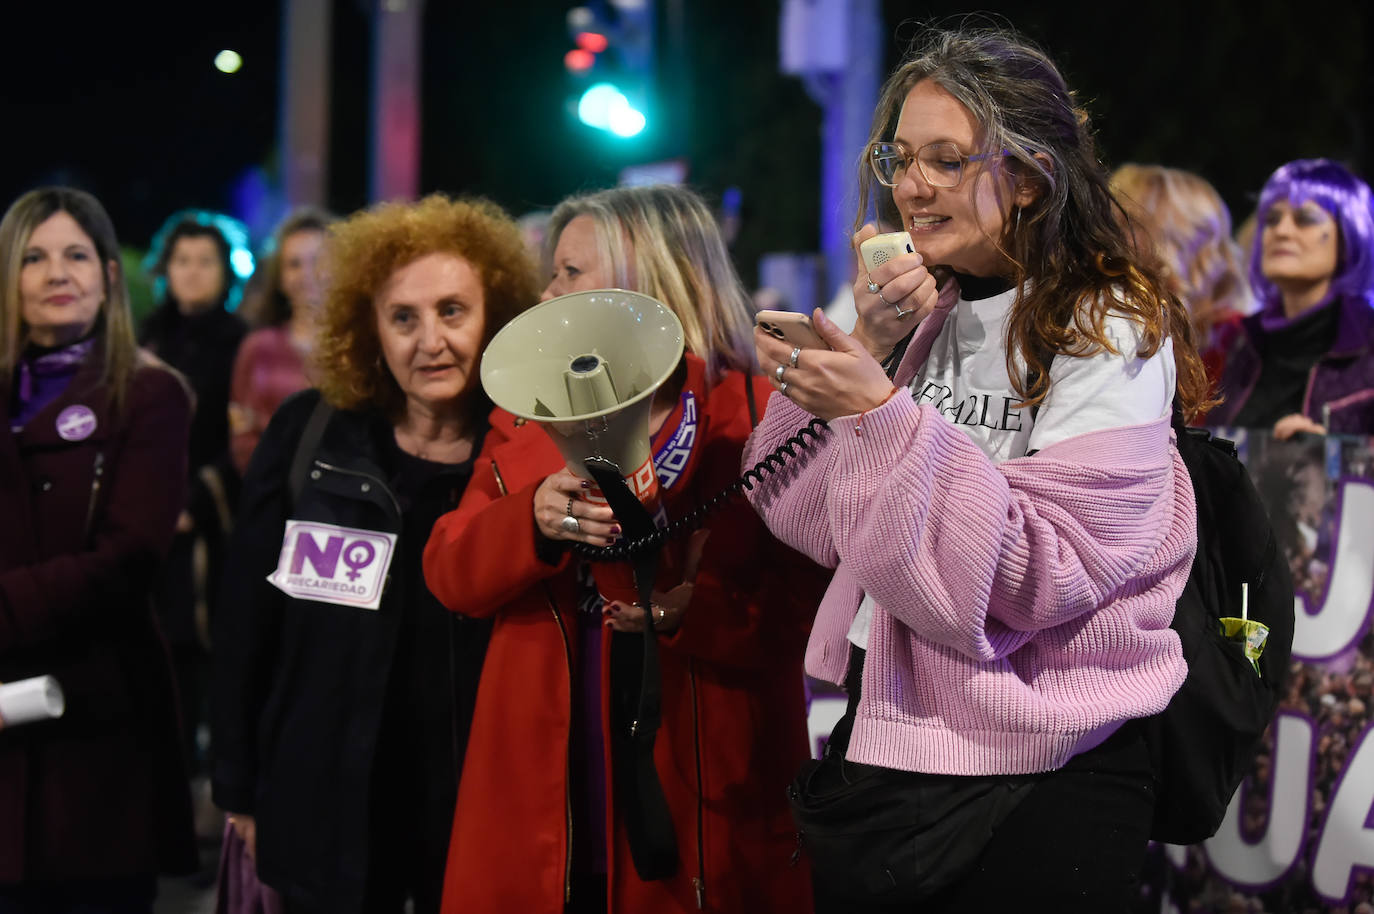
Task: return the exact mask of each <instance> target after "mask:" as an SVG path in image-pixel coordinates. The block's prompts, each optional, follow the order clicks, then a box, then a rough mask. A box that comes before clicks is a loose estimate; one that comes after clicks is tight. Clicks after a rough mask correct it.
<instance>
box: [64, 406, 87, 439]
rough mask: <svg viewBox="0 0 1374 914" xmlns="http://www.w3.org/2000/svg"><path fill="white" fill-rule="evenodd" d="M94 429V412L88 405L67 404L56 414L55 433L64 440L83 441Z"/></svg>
mask: <svg viewBox="0 0 1374 914" xmlns="http://www.w3.org/2000/svg"><path fill="white" fill-rule="evenodd" d="M94 431H95V413H94V412H92V411H91V408H90V407H89V406H82V405H81V404H79V403H78V404H77V405H76V406H68V407H67V408H66V409H64V410H62V412H60V413H58V414H57V434H59V435H61V436H62V439H63V440H64V441H85V440H86V439H87V438H89V437H91V433H93V432H94Z"/></svg>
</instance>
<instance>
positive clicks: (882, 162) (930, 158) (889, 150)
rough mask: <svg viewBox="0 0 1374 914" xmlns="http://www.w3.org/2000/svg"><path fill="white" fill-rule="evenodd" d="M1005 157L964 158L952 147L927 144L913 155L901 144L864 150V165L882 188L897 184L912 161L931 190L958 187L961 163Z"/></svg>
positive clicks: (995, 154) (997, 154)
mask: <svg viewBox="0 0 1374 914" xmlns="http://www.w3.org/2000/svg"><path fill="white" fill-rule="evenodd" d="M1008 154H1009V153H1007V151H1006V150H1002V151H1000V152H982V153H978V154H977V155H970V156H966V155H964V154H963V153H962V152H960V151H959V147H958V146H955V145H954V144H953V143H927V144H925V145H924V146H922V147H921V148H920V149H918V150H916V153H915V154H914V155H913V154H912V153H911V152H910V151H909V150H908V149H907V148H906V147H905V146H903V145H902V144H901V143H874V144H872V145H871V146H869V147H868V164H869V165H871V166H872V167H873V174H874V175H876V176H877V178H878V183H879V184H882V185H883V186H884V187H896V186H897V185H898V184H900V183H901V182H902V178H904V177H906V171H907V169H908V168H910V167H911V163H912V162H913V161H914V162H915V163H916V167H917V168H919V169H920V171H921V177H922V178H924V179H925V181H926V183H927V184H929V185H931V186H932V187H958V186H959V182H960V181H962V180H963V179H964V163H965V162H981V161H983V160H984V159H996V158H1001V157H1002V156H1004V155H1008Z"/></svg>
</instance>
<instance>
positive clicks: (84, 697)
mask: <svg viewBox="0 0 1374 914" xmlns="http://www.w3.org/2000/svg"><path fill="white" fill-rule="evenodd" d="M100 351H101V343H100V342H97V344H96V348H95V350H94V353H95V354H94V355H93V356H92V358H91V359H89V361H88V363H87V364H86V365H85V366H83V367H82V369H81V370H80V372H78V374H77V375H76V377H75V378H73V379H72V381H71V383H70V384H69V385H68V387H67V389H66V390H65V391H64V392H63V393H62V394H61V395H60V396H58V398H57V399H56V400H55V401H54V402H52V403H50V404H48V405H47V406H46V407H45V408H44V409H43V410H41V411H40V412H39V413H38V414H37V415H35V416H34V417H33V418H32V419H30V420H29V422H28V423H27V424H26V425H25V426H24V429H23V430H22V431H21V432H19V433H18V434H14V433H12V432H11V431H10V422H9V414H8V411H9V393H8V391H7V390H5V389H4V387H5V386H4V385H0V681H9V680H14V679H23V678H27V677H30V676H37V675H43V674H51V675H53V676H55V677H56V678H57V680H58V682H59V683H60V684H61V685H62V687H63V690H64V692H65V694H66V700H67V709H66V714H65V716H63V717H62V718H61V719H59V720H56V721H44V722H38V723H31V724H25V725H22V726H17V727H13V728H6V729H4V730H0V883H13V882H21V881H32V880H51V879H61V880H69V879H90V878H104V877H113V876H128V875H150V874H153V873H156V872H158V871H160V870H161V871H168V872H188V871H190V870H193V869H194V868H195V865H196V851H195V843H194V837H193V834H192V830H191V803H190V793H189V790H188V787H187V780H186V770H185V764H184V760H183V759H182V756H181V751H180V748H179V738H178V733H177V723H176V696H175V693H174V690H173V687H172V683H171V675H170V668H169V664H168V660H167V654H166V649H165V646H164V644H163V641H162V639H161V636H160V634H159V632H158V630H157V626H156V623H155V621H154V618H153V614H152V610H151V606H150V590H151V588H152V585H153V582H154V580H155V578H156V575H157V571H158V567H159V563H160V561H161V559H162V556H163V555H164V554H165V552H166V550H167V544H168V542H169V541H170V539H171V536H172V527H173V524H174V523H175V521H176V517H177V513H178V512H179V511H180V510H181V506H182V503H183V501H184V499H185V480H186V436H187V428H188V427H189V424H190V419H191V403H190V398H189V396H188V395H187V392H186V390H185V388H184V387H183V386H182V384H181V382H180V380H179V379H178V378H176V377H175V376H174V375H173V374H172V373H171V372H168V371H166V370H163V369H161V368H152V367H143V368H140V369H139V370H138V371H137V373H136V374H135V376H134V378H133V381H132V384H131V389H130V392H129V395H128V399H127V400H126V402H125V404H124V408H123V409H122V410H121V411H120V412H118V413H115V412H114V411H112V409H111V407H110V403H109V401H108V398H107V393H108V391H107V390H106V389H105V388H104V387H102V386H101V385H100V383H99V381H100V373H101V364H100V358H99V356H98V353H99V352H100ZM76 405H80V406H85V407H88V408H89V409H90V410H91V412H92V414H93V415H94V418H95V430H94V432H92V433H91V434H90V435H89V436H88V437H85V438H83V439H81V440H76V441H68V440H65V439H64V438H63V437H62V436H61V435H59V434H58V431H57V427H56V424H57V423H56V420H57V417H58V416H59V415H60V414H61V413H62V412H63V411H64V410H66V409H68V408H69V407H72V406H76Z"/></svg>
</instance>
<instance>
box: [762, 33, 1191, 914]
mask: <svg viewBox="0 0 1374 914" xmlns="http://www.w3.org/2000/svg"><path fill="white" fill-rule="evenodd" d="M1091 137H1092V132H1091V130H1090V128H1089V126H1088V122H1087V116H1086V115H1085V114H1084V113H1083V112H1082V111H1081V110H1080V109H1078V108H1076V107H1075V106H1074V101H1073V95H1072V93H1071V92H1070V90H1069V89H1068V87H1067V86H1066V85H1065V84H1064V81H1063V78H1062V77H1061V76H1060V74H1059V72H1058V71H1057V69H1056V68H1055V66H1054V64H1053V63H1052V62H1051V61H1050V60H1048V59H1047V58H1046V57H1045V56H1044V55H1043V54H1042V53H1041V52H1039V51H1037V50H1035V49H1033V48H1030V47H1028V46H1026V45H1025V44H1024V43H1022V42H1021V41H1020V40H1019V39H1018V38H1016V37H1015V36H1012V35H1008V34H1006V33H1002V32H936V33H933V34H932V35H930V37H929V38H928V39H927V41H926V42H925V43H924V45H923V46H922V47H919V48H918V49H917V50H916V52H915V53H914V54H913V55H912V56H911V57H909V58H908V59H907V61H906V62H904V63H903V64H902V65H901V66H900V67H899V68H898V69H897V70H896V72H894V73H893V74H892V76H891V77H890V78H889V80H888V82H887V84H886V86H885V89H884V92H883V95H882V98H881V101H880V103H879V106H878V109H877V111H876V112H875V115H874V119H873V127H872V132H871V139H872V143H871V145H870V146H869V147H868V150H867V152H866V155H865V162H864V163H863V167H862V171H861V175H860V179H861V185H862V190H861V206H860V213H865V212H867V207H868V204H869V203H870V202H872V204H873V205H874V207H875V209H876V210H877V214H878V218H879V220H880V221H881V222H883V223H885V224H888V225H895V226H900V227H901V228H902V229H905V230H906V231H907V232H908V233H909V234H910V236H911V239H912V241H913V242H914V247H915V250H916V253H912V254H905V255H901V256H898V257H896V258H894V259H892V260H890V261H888V262H886V263H883V264H881V265H879V266H877V267H875V268H874V269H872V270H871V271H865V270H864V269H863V268H862V267H861V268H860V272H859V277H858V280H857V282H856V283H855V288H854V292H855V299H856V302H857V306H858V312H859V320H858V324H857V326H856V328H855V331H854V333H853V335H852V336H851V335H847V334H844V333H842V332H840V331H839V330H838V329H837V328H836V327H835V326H834V325H833V324H831V323H830V322H829V321H827V320H826V319H825V317H824V315H823V314H821V313H820V312H817V313H816V315H815V321H816V324H817V326H818V329H819V331H820V332H821V334H822V336H823V337H824V338H825V339H826V341H827V342H828V343H829V345H830V347H831V348H830V349H829V350H822V349H806V350H803V351H801V352H796V351H793V350H792V349H791V348H790V347H789V346H787V345H786V344H784V343H780V342H779V341H777V340H775V339H773V338H772V337H770V336H767V335H766V334H762V333H756V334H755V341H756V345H757V348H758V353H759V360H760V364H761V367H762V369H763V370H764V371H765V372H766V373H767V374H769V375H770V376H772V377H773V378H774V379H775V384H776V386H777V387H778V389H779V392H778V393H775V394H774V395H773V396H772V398H771V399H770V400H769V406H768V411H767V413H766V415H765V417H764V419H763V422H762V423H761V425H760V426H759V429H758V431H757V432H756V433H755V436H754V438H753V439H752V440H751V442H750V447H749V448H748V449H747V451H746V463H747V462H748V461H752V460H757V459H758V458H759V457H760V456H761V455H762V454H764V453H766V452H767V451H769V450H771V449H773V448H775V447H777V445H778V443H779V442H780V441H781V440H782V439H783V438H784V437H786V436H787V435H789V434H791V433H792V431H793V430H794V429H796V428H797V427H798V426H799V425H801V424H803V423H804V422H806V421H807V420H809V419H810V418H811V417H812V416H817V417H820V418H821V419H824V420H826V421H827V422H828V423H829V426H830V432H829V435H828V437H827V438H826V439H825V441H824V443H823V445H822V446H821V447H820V448H819V449H818V452H817V453H816V454H814V456H813V457H812V459H811V460H810V461H809V462H808V463H807V464H806V465H805V466H804V467H803V468H802V469H801V470H800V471H799V473H798V474H797V475H796V476H795V477H792V478H788V479H787V480H786V482H785V484H783V485H777V484H766V485H764V486H761V487H759V488H757V489H755V491H754V492H753V493H751V495H750V497H751V499H752V500H753V501H754V503H755V506H756V507H757V508H758V509H759V511H760V512H761V513H762V514H763V516H764V518H765V520H766V521H767V523H768V525H769V526H770V528H771V529H772V530H773V531H774V533H776V534H777V535H778V536H779V537H780V538H781V539H783V540H784V541H785V542H787V543H789V544H791V545H793V546H794V547H796V548H797V549H799V550H801V551H802V552H804V553H806V554H808V555H810V556H811V557H812V558H814V559H816V560H818V561H820V562H822V563H824V564H827V565H829V566H832V567H835V568H836V572H835V576H834V579H833V580H832V582H831V585H830V589H829V591H828V592H827V593H826V597H825V600H824V601H823V603H822V605H821V607H820V610H819V611H818V614H817V617H816V621H815V624H814V627H813V629H812V635H811V640H810V644H809V645H808V648H807V668H808V672H810V673H811V674H812V675H815V676H819V677H822V678H825V679H828V680H830V681H832V682H836V683H844V684H845V685H846V688H847V689H848V691H849V696H850V701H849V709H848V712H847V713H846V715H845V717H844V718H843V719H842V720H841V722H840V723H839V724H838V725H837V726H836V728H835V731H834V733H833V735H832V737H831V740H830V743H829V749H828V754H827V758H826V759H825V760H823V761H822V762H821V763H820V764H819V766H818V768H817V769H816V770H814V771H807V772H805V774H806V775H807V777H805V778H803V779H799V781H798V783H797V785H795V786H796V791H797V795H798V799H797V805H798V806H799V807H800V809H801V810H802V812H801V813H800V814H799V818H800V819H801V820H802V825H803V831H806V825H807V819H808V815H810V813H809V812H808V810H812V809H814V808H815V807H816V806H817V805H818V804H827V803H829V804H833V805H834V808H832V813H833V814H835V815H840V816H841V817H843V813H844V811H845V810H846V809H851V808H853V807H852V806H851V805H847V804H858V803H862V802H863V801H864V800H865V799H872V798H877V799H876V800H874V801H873V812H872V815H870V816H869V819H870V820H876V819H878V818H882V817H888V816H891V817H895V818H898V819H901V820H902V824H904V825H909V826H911V827H912V828H913V829H914V830H916V831H917V832H918V836H917V838H916V840H915V841H913V842H909V843H908V845H907V846H906V848H905V851H904V852H900V853H894V855H893V856H892V857H890V858H889V857H885V856H883V855H882V854H881V853H880V851H879V847H880V846H881V843H882V836H881V834H879V833H878V832H876V831H875V832H870V833H868V834H864V835H860V837H859V838H857V839H855V841H854V842H849V843H846V841H845V840H843V839H837V838H834V837H833V836H832V839H831V840H830V842H829V843H828V844H827V843H821V839H823V838H824V837H825V836H824V835H817V834H815V833H813V834H812V838H813V839H814V840H812V841H811V842H810V843H808V848H809V851H810V855H811V857H812V865H813V872H814V873H815V887H816V893H817V897H816V900H817V908H818V910H822V911H845V912H852V911H889V910H892V911H897V910H912V909H913V908H914V906H916V905H917V904H919V905H920V910H921V911H922V912H928V911H974V910H980V911H981V910H995V909H998V908H999V907H1001V906H1003V905H1004V904H1005V902H1006V899H1007V898H1008V897H1013V896H1014V897H1015V898H1016V899H1017V900H1018V902H1019V906H1021V907H1024V908H1025V909H1027V910H1057V911H1093V912H1104V911H1124V910H1126V908H1127V905H1128V902H1129V901H1130V899H1131V896H1132V893H1133V887H1134V885H1135V882H1136V877H1137V873H1138V870H1139V867H1140V864H1141V862H1142V859H1143V855H1144V851H1145V847H1146V842H1147V836H1148V833H1149V829H1150V821H1151V815H1152V807H1153V781H1152V777H1151V766H1150V753H1149V750H1148V747H1147V746H1146V744H1145V742H1144V736H1143V732H1142V730H1143V728H1142V727H1140V726H1139V725H1138V724H1135V723H1133V721H1134V720H1135V719H1137V718H1142V717H1146V716H1148V715H1151V714H1154V713H1155V712H1157V711H1159V710H1161V709H1162V708H1163V707H1164V706H1165V705H1166V704H1167V703H1168V701H1169V699H1170V697H1171V696H1172V695H1173V693H1174V692H1175V691H1176V690H1177V688H1178V687H1179V685H1180V683H1181V682H1182V681H1183V678H1184V675H1185V672H1186V668H1185V664H1184V661H1183V657H1182V655H1181V651H1180V647H1179V642H1178V638H1177V636H1176V635H1175V634H1174V632H1173V631H1171V630H1170V629H1169V627H1168V625H1169V621H1170V618H1171V617H1172V614H1173V609H1174V603H1175V600H1176V599H1177V597H1178V595H1179V592H1180V591H1181V589H1182V586H1183V582H1184V580H1185V579H1186V577H1187V575H1188V571H1189V568H1190V565H1191V563H1192V557H1193V553H1194V551H1195V549H1196V519H1195V509H1194V503H1193V493H1192V488H1191V484H1190V482H1189V479H1188V475H1187V473H1186V471H1185V470H1184V467H1183V464H1182V461H1181V460H1180V459H1179V457H1178V454H1177V451H1176V450H1175V447H1174V445H1173V443H1172V439H1171V433H1170V415H1171V407H1172V404H1173V403H1174V402H1175V397H1176V396H1177V398H1178V400H1179V401H1180V403H1181V405H1182V407H1183V409H1184V411H1185V412H1192V411H1195V410H1196V409H1197V408H1198V407H1199V406H1200V405H1202V401H1203V399H1204V397H1205V390H1206V378H1205V375H1204V371H1203V367H1202V365H1201V362H1200V361H1199V359H1198V357H1197V354H1196V352H1195V351H1194V350H1193V349H1192V347H1191V345H1190V344H1189V342H1188V341H1189V332H1188V314H1187V312H1186V311H1185V310H1184V308H1183V307H1182V305H1181V304H1180V303H1179V302H1178V301H1177V299H1175V298H1174V297H1173V296H1172V295H1171V294H1170V293H1168V291H1167V290H1166V288H1165V286H1164V284H1163V282H1162V280H1161V279H1160V278H1159V277H1158V276H1157V275H1156V274H1155V273H1154V272H1152V269H1151V268H1150V267H1149V266H1148V265H1147V264H1145V263H1143V262H1141V260H1140V259H1139V256H1138V254H1137V253H1136V251H1135V250H1134V248H1133V247H1132V245H1131V243H1130V241H1129V239H1128V238H1127V237H1126V236H1125V234H1124V233H1123V230H1122V228H1121V227H1120V225H1119V224H1118V222H1117V220H1116V218H1114V204H1113V202H1112V198H1111V195H1110V193H1109V191H1108V185H1107V177H1106V175H1105V174H1104V172H1103V170H1102V169H1101V167H1100V166H1099V165H1098V162H1097V156H1096V152H1095V150H1094V148H1093V143H1092V139H1091ZM875 184H876V185H878V186H877V187H875ZM875 232H876V229H875V228H874V227H873V226H864V227H863V228H862V229H860V230H859V232H858V234H857V235H856V236H855V241H856V245H857V243H859V242H862V241H863V240H864V239H866V238H868V237H870V236H872V235H873V234H874V233H875ZM941 274H947V276H943V277H942V275H941ZM939 279H943V282H942V285H941V287H940V289H939V291H938V292H937V289H936V286H937V280H939ZM885 362H886V363H887V364H888V365H890V366H891V367H892V373H891V375H889V374H888V373H887V372H885V371H884V370H883V363H885ZM907 810H910V813H908V812H907ZM942 811H944V812H943V813H942ZM850 818H851V819H858V818H859V816H858V815H857V814H853V815H851V816H850ZM858 824H859V826H860V828H859V830H861V829H862V824H863V823H862V822H860V823H858ZM1051 835H1053V836H1054V837H1053V839H1052V840H1047V839H1048V838H1049V836H1051ZM923 841H925V842H926V844H924V845H923V844H922V842H923ZM903 853H904V854H905V856H903Z"/></svg>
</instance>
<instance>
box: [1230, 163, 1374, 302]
mask: <svg viewBox="0 0 1374 914" xmlns="http://www.w3.org/2000/svg"><path fill="white" fill-rule="evenodd" d="M1279 200H1286V201H1288V203H1289V204H1290V205H1292V206H1301V205H1302V204H1304V203H1306V202H1307V201H1308V200H1311V201H1312V202H1314V203H1316V204H1317V205H1318V206H1320V207H1321V208H1322V209H1324V210H1326V211H1327V212H1328V213H1330V214H1331V217H1332V218H1333V219H1335V220H1336V225H1337V226H1339V227H1340V248H1341V249H1340V257H1339V259H1338V260H1337V262H1336V272H1335V275H1333V276H1332V277H1331V293H1332V295H1333V296H1344V295H1353V296H1358V297H1359V298H1362V299H1364V300H1365V301H1366V302H1368V303H1370V304H1372V305H1374V195H1371V194H1370V190H1369V185H1368V184H1366V183H1364V181H1361V180H1360V179H1359V178H1357V177H1355V175H1353V174H1351V172H1350V170H1349V169H1347V168H1346V167H1345V166H1344V165H1341V164H1340V163H1339V162H1333V161H1332V160H1330V159H1298V160H1296V161H1293V162H1289V163H1288V164H1287V165H1280V166H1279V167H1278V169H1277V170H1275V172H1274V173H1273V174H1272V175H1270V176H1269V180H1268V181H1265V182H1264V189H1263V190H1262V191H1260V199H1259V208H1258V209H1257V210H1256V217H1257V218H1258V219H1259V224H1260V228H1259V231H1257V232H1255V242H1254V247H1253V248H1252V249H1251V252H1250V286H1251V287H1252V288H1253V289H1254V290H1255V295H1256V297H1257V298H1258V299H1259V301H1260V304H1261V309H1265V308H1272V307H1276V306H1277V305H1278V302H1279V290H1278V288H1277V287H1275V285H1274V284H1273V283H1272V282H1270V281H1269V280H1267V279H1265V278H1264V275H1263V274H1262V273H1261V268H1260V259H1261V253H1260V252H1261V250H1262V247H1263V244H1264V217H1265V214H1266V213H1268V212H1269V207H1271V206H1273V205H1274V203H1275V202H1277V201H1279Z"/></svg>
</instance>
